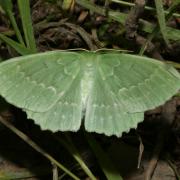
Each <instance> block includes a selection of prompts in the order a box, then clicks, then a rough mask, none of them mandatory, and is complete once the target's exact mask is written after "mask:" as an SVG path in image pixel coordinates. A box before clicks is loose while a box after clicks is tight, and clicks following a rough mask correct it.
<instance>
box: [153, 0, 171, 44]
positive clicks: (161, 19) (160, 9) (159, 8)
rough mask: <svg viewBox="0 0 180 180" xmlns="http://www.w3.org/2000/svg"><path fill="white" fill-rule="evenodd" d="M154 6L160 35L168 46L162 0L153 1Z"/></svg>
mask: <svg viewBox="0 0 180 180" xmlns="http://www.w3.org/2000/svg"><path fill="white" fill-rule="evenodd" d="M155 5H156V11H157V16H158V22H159V26H160V30H161V34H162V36H163V39H164V41H165V42H166V44H167V45H168V44H169V40H168V38H167V28H166V19H165V13H164V8H163V3H162V0H155Z"/></svg>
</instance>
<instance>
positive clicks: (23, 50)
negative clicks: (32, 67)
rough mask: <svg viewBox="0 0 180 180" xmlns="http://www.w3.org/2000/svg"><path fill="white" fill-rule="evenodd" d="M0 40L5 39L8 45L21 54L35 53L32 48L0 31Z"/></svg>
mask: <svg viewBox="0 0 180 180" xmlns="http://www.w3.org/2000/svg"><path fill="white" fill-rule="evenodd" d="M0 40H2V41H4V42H5V43H6V44H7V45H9V46H11V47H12V48H14V49H15V50H16V51H17V52H18V53H19V54H21V55H27V54H32V53H34V52H33V51H32V50H31V49H28V48H26V47H25V46H23V45H22V44H20V43H18V42H16V41H14V40H12V39H11V38H9V37H7V36H5V35H3V34H2V33H0Z"/></svg>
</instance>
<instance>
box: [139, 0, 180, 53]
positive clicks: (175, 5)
mask: <svg viewBox="0 0 180 180" xmlns="http://www.w3.org/2000/svg"><path fill="white" fill-rule="evenodd" d="M179 5H180V1H179V0H176V1H175V2H174V3H173V4H172V5H171V6H170V7H169V9H168V14H167V15H166V21H168V20H169V19H170V18H171V17H172V16H173V13H174V12H175V11H176V10H177V8H178V7H179ZM169 28H170V27H169ZM159 31H160V29H159V26H155V28H154V30H153V31H152V33H151V34H149V36H148V38H147V41H146V43H145V44H144V45H143V46H142V47H141V49H140V52H139V55H141V56H142V55H143V54H144V52H145V50H146V48H147V45H148V43H149V42H151V41H152V40H153V38H154V37H155V36H156V35H157V34H158V33H159ZM167 32H168V34H169V35H171V34H172V36H176V35H177V36H179V34H180V33H179V31H176V30H175V29H174V30H173V31H172V30H169V29H167ZM179 38H180V36H179ZM179 38H178V39H179Z"/></svg>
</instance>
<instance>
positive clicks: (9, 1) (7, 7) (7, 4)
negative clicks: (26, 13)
mask: <svg viewBox="0 0 180 180" xmlns="http://www.w3.org/2000/svg"><path fill="white" fill-rule="evenodd" d="M0 5H1V6H2V8H3V9H4V10H5V11H7V10H10V11H12V9H13V4H12V0H5V1H4V0H0Z"/></svg>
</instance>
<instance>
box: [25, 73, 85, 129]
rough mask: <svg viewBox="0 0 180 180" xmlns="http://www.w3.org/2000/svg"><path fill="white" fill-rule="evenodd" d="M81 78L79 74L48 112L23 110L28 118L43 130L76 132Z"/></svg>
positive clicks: (79, 124)
mask: <svg viewBox="0 0 180 180" xmlns="http://www.w3.org/2000/svg"><path fill="white" fill-rule="evenodd" d="M81 78H82V74H81V73H79V74H78V76H77V77H76V78H75V79H74V81H73V83H72V84H71V85H70V87H69V88H68V90H67V91H66V92H65V93H64V95H63V96H62V97H61V98H60V99H59V100H58V102H57V103H56V104H55V105H54V106H53V107H52V108H51V109H49V110H48V111H46V112H43V113H42V112H33V111H29V110H26V109H25V111H26V113H27V115H28V118H29V119H34V120H35V123H36V124H38V125H40V127H41V128H42V129H43V130H45V129H47V130H48V129H49V130H51V131H53V132H55V131H77V130H78V129H79V128H80V126H81V118H82V98H81V89H80V82H81Z"/></svg>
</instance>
